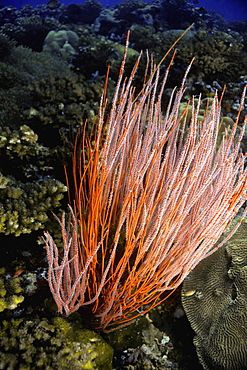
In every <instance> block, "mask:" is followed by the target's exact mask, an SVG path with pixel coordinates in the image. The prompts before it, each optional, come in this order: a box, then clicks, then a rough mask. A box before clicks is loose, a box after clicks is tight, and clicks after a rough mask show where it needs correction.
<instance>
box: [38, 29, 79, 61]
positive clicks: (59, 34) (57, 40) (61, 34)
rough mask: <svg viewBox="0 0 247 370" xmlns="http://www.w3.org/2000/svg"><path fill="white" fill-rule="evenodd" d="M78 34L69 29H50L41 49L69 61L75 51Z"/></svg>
mask: <svg viewBox="0 0 247 370" xmlns="http://www.w3.org/2000/svg"><path fill="white" fill-rule="evenodd" d="M77 46H78V36H77V34H76V33H75V32H73V31H70V30H68V31H67V30H59V31H53V30H52V31H50V32H49V33H48V35H47V36H46V38H45V40H44V45H43V51H44V52H46V53H49V54H51V55H56V56H59V57H61V58H62V59H64V60H67V61H69V60H70V58H71V56H72V55H74V54H75V53H76V49H77Z"/></svg>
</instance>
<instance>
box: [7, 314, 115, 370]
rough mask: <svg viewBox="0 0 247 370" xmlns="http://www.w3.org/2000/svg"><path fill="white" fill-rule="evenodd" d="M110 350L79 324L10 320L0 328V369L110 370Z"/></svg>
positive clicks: (43, 320)
mask: <svg viewBox="0 0 247 370" xmlns="http://www.w3.org/2000/svg"><path fill="white" fill-rule="evenodd" d="M112 356H113V350H112V348H111V347H110V346H109V345H108V344H107V343H106V342H105V341H104V340H103V339H102V338H101V337H100V336H99V335H98V334H96V333H94V332H92V331H90V330H87V329H83V328H82V327H81V325H80V323H78V322H76V323H69V322H68V321H66V320H64V319H62V318H54V319H52V320H50V321H49V320H47V319H46V318H41V319H38V318H37V319H32V320H30V319H18V320H16V319H12V320H11V321H5V320H4V321H3V322H2V324H1V327H0V368H1V369H3V368H6V369H7V368H8V369H9V370H12V369H16V366H18V368H19V369H25V370H31V369H46V370H56V369H63V370H70V369H73V370H86V369H92V370H93V369H95V370H111V369H112Z"/></svg>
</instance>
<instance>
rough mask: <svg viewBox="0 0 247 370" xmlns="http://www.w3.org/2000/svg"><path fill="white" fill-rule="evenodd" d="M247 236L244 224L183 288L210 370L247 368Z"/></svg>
mask: <svg viewBox="0 0 247 370" xmlns="http://www.w3.org/2000/svg"><path fill="white" fill-rule="evenodd" d="M234 222H235V224H236V222H237V221H234ZM233 226H234V224H233V225H232V226H231V229H232V228H233ZM246 236H247V221H246V220H244V221H243V222H242V224H241V226H240V228H239V229H238V231H237V232H236V233H235V234H234V235H233V237H232V238H231V239H230V240H229V241H228V243H227V244H226V246H224V247H222V248H220V249H219V250H218V251H217V252H216V253H214V254H213V255H211V256H209V257H208V258H206V259H205V260H203V261H202V262H200V264H199V265H198V266H197V267H196V268H195V269H194V270H193V271H192V272H191V273H190V275H189V276H188V277H187V278H186V279H185V281H184V284H183V289H182V302H183V307H184V309H185V312H186V314H187V316H188V319H189V321H190V323H191V326H192V328H193V329H194V331H195V333H196V336H195V338H194V344H195V346H196V350H197V354H198V357H199V359H200V362H201V363H202V365H203V367H204V369H207V370H216V369H225V370H231V369H233V368H234V369H236V370H241V369H244V368H245V367H246V362H247V351H246V345H245V343H246V339H247V332H246V325H245V324H246V305H247V290H246V281H247V273H246V271H247V270H246V266H247V242H246Z"/></svg>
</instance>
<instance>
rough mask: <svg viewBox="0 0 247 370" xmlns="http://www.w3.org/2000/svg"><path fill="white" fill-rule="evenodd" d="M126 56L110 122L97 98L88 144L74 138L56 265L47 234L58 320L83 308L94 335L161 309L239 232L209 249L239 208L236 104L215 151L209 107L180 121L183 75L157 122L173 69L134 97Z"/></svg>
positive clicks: (241, 181) (243, 181)
mask: <svg viewBox="0 0 247 370" xmlns="http://www.w3.org/2000/svg"><path fill="white" fill-rule="evenodd" d="M127 47H128V42H127V44H126V48H125V53H124V58H123V61H122V65H121V68H120V72H119V79H118V83H117V86H116V90H115V95H114V98H113V101H112V104H111V110H110V113H109V115H108V116H107V118H106V104H107V99H106V87H105V89H104V91H103V95H102V98H101V103H100V109H99V113H98V127H97V132H96V135H95V137H94V139H93V140H92V138H88V137H86V134H85V132H86V131H85V129H84V130H83V132H82V133H81V134H78V137H77V143H76V145H75V150H74V157H73V165H74V173H73V177H74V180H73V181H74V186H75V199H74V202H72V203H71V206H70V222H68V224H67V225H66V221H65V216H64V215H63V217H62V219H61V220H58V221H59V223H60V226H61V230H62V237H63V243H64V252H63V258H62V259H60V257H59V252H58V249H57V246H56V244H55V241H54V240H53V238H52V237H51V235H50V234H49V233H47V232H46V233H45V239H46V247H47V256H48V263H49V272H48V276H49V285H50V289H51V292H52V294H53V297H54V299H55V301H56V304H57V307H58V311H59V312H60V313H65V314H66V315H69V314H71V313H72V312H74V311H76V310H78V308H79V307H81V306H85V307H87V308H90V309H91V312H92V313H93V316H94V320H93V325H94V327H95V328H97V329H101V330H102V329H103V330H106V331H107V330H109V331H110V330H114V329H115V328H119V327H121V326H125V325H127V324H128V323H129V322H131V320H133V319H134V318H136V317H137V316H139V315H141V314H143V313H145V312H147V311H148V310H150V309H151V308H153V307H155V306H157V304H159V303H160V302H161V301H162V300H164V299H165V298H166V297H167V295H168V294H169V293H170V292H172V291H173V290H174V289H176V288H177V287H178V286H179V285H180V283H181V282H182V281H183V280H184V278H185V277H186V276H187V275H188V274H189V272H190V271H191V270H192V269H193V268H194V267H195V266H196V265H197V264H198V263H199V262H200V261H201V260H202V259H203V258H205V257H207V256H209V255H210V254H212V253H213V252H214V251H215V250H216V249H217V248H218V247H219V246H220V245H222V243H224V242H226V241H227V240H228V239H229V237H230V236H231V235H232V234H233V233H234V232H235V231H236V228H237V227H236V228H235V229H234V230H233V231H232V232H231V235H228V236H227V237H225V239H224V241H223V242H222V243H220V244H219V245H218V246H216V245H215V243H216V242H217V241H218V239H219V238H220V236H221V235H222V233H223V232H224V231H225V230H226V228H227V226H228V225H229V223H230V222H231V221H232V220H233V218H234V217H235V216H236V214H237V213H238V212H239V210H240V208H241V207H242V205H243V203H244V202H245V200H246V198H247V193H246V185H247V172H246V171H247V170H246V169H245V168H244V163H245V156H244V155H243V154H242V153H241V149H240V141H241V139H242V137H243V134H244V128H245V124H246V122H247V119H245V122H244V124H243V127H242V129H241V132H240V133H239V134H237V126H238V122H239V117H240V111H241V109H242V106H243V103H244V94H243V97H242V101H241V107H240V110H239V113H238V116H237V118H236V121H235V123H234V126H233V127H232V130H231V131H227V130H225V133H224V135H223V136H222V138H221V140H220V142H219V141H218V140H217V139H218V133H219V129H220V124H221V116H220V113H221V106H220V101H219V99H218V97H217V95H215V97H214V98H213V101H212V104H211V106H210V107H208V109H207V110H206V112H205V115H204V118H203V120H199V119H198V112H199V107H200V99H199V102H198V103H195V101H194V98H192V102H191V103H188V105H187V109H185V110H184V111H183V113H182V114H180V109H179V108H180V104H181V102H182V99H183V94H184V91H185V81H186V76H187V73H188V72H189V68H190V67H189V68H188V70H187V72H186V74H185V76H184V79H183V81H182V84H181V87H180V88H179V89H177V90H176V89H174V90H173V91H172V94H171V98H170V101H169V104H168V106H167V108H166V110H165V111H162V109H161V100H162V94H163V90H164V87H165V84H166V81H167V77H168V73H169V69H170V66H171V64H172V61H171V63H170V66H169V67H168V69H167V71H166V73H165V76H164V78H163V79H160V65H158V66H155V64H154V63H153V61H152V58H150V60H149V61H148V64H147V69H146V73H145V76H144V83H143V88H142V90H141V91H140V93H139V94H136V91H135V87H134V84H133V80H134V78H135V76H136V72H137V68H138V64H139V61H140V57H141V56H139V58H138V60H137V62H136V64H135V66H134V68H133V70H132V73H131V75H130V77H129V78H125V77H124V67H125V62H126V55H127ZM148 76H149V77H148ZM244 93H245V92H244ZM189 104H191V105H192V110H191V119H190V122H189V124H188V123H187V115H188V110H189ZM78 153H79V154H78ZM245 213H246V212H245ZM243 217H244V215H243ZM237 226H238V224H237ZM164 293H167V294H166V295H164Z"/></svg>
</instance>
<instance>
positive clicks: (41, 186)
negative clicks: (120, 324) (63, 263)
mask: <svg viewBox="0 0 247 370" xmlns="http://www.w3.org/2000/svg"><path fill="white" fill-rule="evenodd" d="M192 23H194V26H193V28H191V29H190V30H189V31H188V32H187V34H186V35H185V36H184V37H183V38H182V39H181V40H180V42H179V43H178V44H177V48H178V49H177V54H176V58H175V60H174V62H173V65H172V68H171V71H170V75H169V79H168V83H167V86H166V89H165V91H164V97H163V98H164V99H163V101H162V104H163V107H164V108H165V107H166V106H167V102H168V101H169V98H170V95H171V91H172V89H173V88H174V86H180V84H181V80H182V78H183V76H184V73H185V71H186V68H187V66H188V65H189V63H190V61H191V59H192V58H193V57H195V60H194V63H193V66H192V68H191V71H190V73H189V75H188V79H187V81H186V93H185V95H184V100H183V102H182V104H181V105H180V106H179V112H180V114H183V111H184V110H185V108H186V107H187V105H188V102H189V101H190V99H191V97H192V96H196V97H198V96H199V94H201V99H202V101H201V105H200V111H199V115H200V116H201V117H202V118H203V117H204V115H205V112H206V111H207V108H208V106H210V104H211V103H212V99H213V97H214V95H215V93H216V91H218V94H219V96H221V93H222V91H224V97H223V100H222V112H221V113H222V117H221V118H222V131H224V129H225V128H226V127H231V126H232V124H233V121H234V120H235V118H236V115H237V114H238V110H239V107H240V104H241V96H242V92H243V89H244V86H245V85H246V84H247V1H246V0H218V1H216V0H190V1H187V0H160V1H155V0H153V1H146V2H144V1H138V0H129V1H128V0H125V1H118V0H102V1H99V2H97V1H95V0H87V1H79V0H74V1H61V2H60V1H57V0H50V1H49V2H48V0H47V1H44V2H42V1H41V0H0V248H1V261H0V333H1V334H0V369H8V370H11V369H14V370H18V369H23V368H25V369H27V370H29V369H30V370H31V369H46V370H47V369H59V370H62V369H63V370H67V369H68V370H69V369H75V370H77V369H85V368H87V369H96V370H97V369H98V370H100V369H102V370H108V369H109V370H111V369H114V370H124V369H126V370H129V369H131V370H133V369H134V370H144V369H145V370H147V369H150V370H154V369H159V370H165V369H178V370H190V369H192V368H193V369H196V370H201V369H203V368H204V369H210V370H214V369H218V368H222V367H220V366H221V365H222V361H225V359H227V358H228V357H230V356H231V350H232V348H234V347H233V346H232V345H229V344H228V346H227V345H226V346H225V349H226V353H224V354H223V355H222V354H221V353H220V352H218V351H217V350H216V351H215V347H214V346H213V345H212V346H211V347H210V351H211V352H210V351H209V353H208V352H206V350H207V348H209V346H210V343H211V339H210V337H209V336H208V332H211V325H212V326H213V325H214V323H212V320H209V322H208V323H206V328H203V333H202V334H203V335H201V336H200V334H201V333H200V332H199V334H198V332H197V330H196V329H194V330H195V332H197V337H199V339H197V343H199V345H200V347H199V350H198V345H197V349H196V348H195V346H194V344H193V337H194V334H195V333H194V331H193V330H192V329H191V325H190V323H189V321H188V319H187V318H186V315H185V312H184V308H183V306H182V302H181V289H178V290H177V291H176V292H174V294H173V295H172V296H171V297H170V298H169V299H168V300H167V301H165V303H164V304H163V305H162V306H159V307H157V309H155V310H152V311H151V312H150V313H149V314H148V315H146V316H143V317H140V318H139V319H138V320H136V321H135V322H134V323H133V324H132V325H130V326H129V327H127V328H123V329H120V330H118V331H116V332H114V333H111V334H109V335H106V334H104V333H95V331H93V330H90V329H91V327H89V326H88V325H87V322H85V319H84V320H83V318H84V317H86V321H87V314H88V312H86V314H85V313H84V311H80V310H79V311H78V312H76V313H75V314H73V315H71V316H69V318H66V319H65V318H63V317H60V316H59V317H57V307H56V305H55V303H54V300H53V298H52V295H51V292H50V290H49V287H48V282H47V258H46V251H45V243H44V241H43V240H42V235H43V231H44V230H47V231H49V232H51V233H52V234H53V235H55V237H57V240H58V247H60V250H62V248H61V240H60V239H59V238H60V237H61V233H60V228H59V225H58V224H57V222H56V220H55V219H54V217H53V215H52V212H54V213H55V214H56V215H58V217H61V215H62V213H63V212H67V204H68V192H67V186H66V185H67V183H66V179H65V175H64V165H66V166H67V171H68V175H70V174H71V173H72V169H71V155H72V153H73V148H74V146H73V145H74V141H75V136H76V133H77V131H78V128H80V127H81V124H82V122H85V121H86V120H87V121H88V123H89V126H90V127H89V128H90V129H91V130H93V129H94V127H95V124H96V123H97V115H98V109H99V101H100V97H101V94H102V89H103V87H104V81H105V74H106V70H107V66H108V65H111V71H110V77H109V86H108V87H109V89H108V90H109V91H108V93H109V101H111V97H112V95H113V92H114V89H115V86H116V81H117V78H118V75H119V68H120V63H121V59H122V56H123V49H124V45H125V41H126V32H127V30H130V44H129V54H128V63H127V65H126V74H127V75H128V74H129V73H130V71H131V69H132V67H133V64H134V62H135V61H136V58H137V57H138V54H139V52H140V51H141V50H146V49H148V50H149V52H150V53H152V54H153V55H154V58H155V61H159V60H161V58H162V57H163V56H164V54H165V53H166V52H167V50H168V49H169V48H170V47H171V45H172V44H173V43H174V42H175V41H176V40H177V38H178V37H180V36H181V34H182V32H183V30H185V29H186V28H187V27H189V26H190V25H191V24H192ZM170 60H171V58H170V57H168V58H167V60H166V61H165V63H164V66H163V67H162V68H161V74H164V73H165V68H166V66H167V64H169V62H170ZM144 73H145V61H144V62H142V63H141V64H140V73H139V74H138V75H137V77H136V80H135V84H136V86H137V89H140V86H142V79H143V74H144ZM224 86H226V88H225V87H224ZM188 109H189V115H190V114H191V107H189V108H188ZM245 115H247V103H246V102H245V104H243V112H242V113H241V115H240V117H239V124H240V126H241V125H242V124H243V121H244V116H245ZM242 149H243V152H245V153H246V152H247V131H246V133H245V135H244V138H243V142H242ZM242 226H243V229H241V230H240V231H241V232H240V234H238V235H237V237H238V240H237V241H236V239H235V242H234V243H235V244H236V246H235V245H234V247H233V246H232V245H230V246H229V245H228V249H227V253H228V257H229V256H230V257H229V258H231V260H232V264H231V263H230V261H229V258H226V256H225V254H224V250H223V251H222V253H221V254H214V255H213V256H212V260H210V261H212V262H211V263H210V266H213V267H214V266H215V265H216V266H220V272H219V273H218V276H216V274H215V273H214V272H215V268H212V270H210V271H208V274H209V275H210V278H208V281H210V282H211V281H212V284H215V285H216V286H217V289H218V286H223V285H224V284H228V285H227V288H228V289H225V290H224V298H225V299H221V297H220V301H221V302H220V304H218V305H217V302H215V301H214V303H213V304H212V305H211V307H213V308H214V317H216V318H217V325H218V326H216V329H215V326H214V327H213V329H214V330H215V332H216V333H217V334H220V335H222V338H223V339H225V338H227V330H228V329H229V327H231V329H233V338H235V337H236V338H239V337H238V336H237V335H242V332H240V334H239V333H237V334H236V333H234V329H235V328H236V329H237V328H238V326H237V325H235V326H234V325H232V324H231V325H229V323H228V321H227V320H228V317H229V315H228V313H229V312H228V306H227V302H228V303H229V301H230V302H232V301H233V300H235V299H237V298H239V297H238V294H237V293H239V292H240V293H241V294H240V298H241V299H240V300H239V299H238V302H239V301H240V303H241V306H240V308H239V311H237V310H236V311H234V312H230V313H231V315H230V317H231V318H232V317H234V319H235V321H236V322H237V323H240V324H242V321H241V320H243V322H244V323H245V324H246V322H247V317H245V316H246V313H247V310H246V306H247V292H245V289H244V288H245V287H246V286H247V283H246V282H245V277H246V275H247V274H246V275H245V274H244V272H245V271H247V268H246V266H247V247H246V245H247V235H246V234H247V232H246V230H247V223H246V222H245V223H243V224H242ZM232 243H233V241H232ZM240 247H241V248H240ZM242 254H243V256H242ZM239 256H240V257H241V265H240V263H237V262H238V261H239ZM236 261H237V262H236ZM230 269H231V271H234V273H232V276H233V278H234V279H235V280H236V281H237V283H238V286H237V288H238V289H236V288H234V287H235V285H236V284H235V283H236V281H235V280H234V279H233V278H232V280H231V281H230V284H229V280H227V282H225V277H226V276H228V270H230ZM204 270H207V268H206V267H205V268H204ZM206 272H207V271H206ZM198 276H200V275H199V273H198V274H197V271H195V273H194V275H193V281H194V279H195V281H196V282H197V281H198V279H199V278H198ZM204 276H205V275H204ZM239 276H240V277H241V279H240V278H239ZM217 279H218V280H217ZM202 280H203V282H204V281H205V280H206V279H203V278H202V279H201V278H200V281H202ZM246 280H247V278H246ZM221 281H222V282H221ZM203 285H205V290H206V291H207V293H209V297H210V302H211V300H213V299H214V300H215V294H213V293H214V292H212V289H211V287H209V288H208V287H207V286H206V284H203ZM185 286H186V285H185ZM198 289H199V288H198ZM234 289H235V290H234ZM194 290H195V289H194V287H193V286H192V287H190V286H189V287H188V288H187V291H185V293H184V297H185V298H183V300H184V301H185V300H186V299H187V301H188V303H187V302H186V305H188V307H187V308H186V309H187V311H188V312H189V315H188V316H190V317H191V320H193V317H192V316H193V314H196V315H197V316H196V318H197V319H198V321H199V322H200V323H201V321H202V320H201V318H200V316H199V315H198V314H197V312H198V311H200V312H201V311H202V308H201V307H198V308H194V302H193V300H194V299H195V296H194V295H193V291H194ZM188 292H189V293H190V292H191V294H188ZM216 298H217V297H216ZM218 298H219V297H218ZM231 300H232V301H231ZM191 301H192V303H191ZM225 302H226V305H225V306H224V307H223V304H225ZM203 303H204V302H202V304H203ZM191 307H192V308H191ZM232 307H237V308H238V306H237V305H232ZM207 308H208V307H207V305H206V307H205V304H204V306H203V309H204V310H205V311H206V312H207V314H208V317H209V319H210V318H212V314H211V311H210V310H209V309H207ZM239 314H240V315H242V316H241V320H239V316H238V315H239ZM89 316H90V315H89ZM223 319H224V320H226V321H224V320H223ZM194 321H196V324H197V320H195V319H194ZM215 321H216V319H215ZM194 325H195V324H194ZM192 327H193V326H192ZM245 327H246V325H245ZM218 328H220V329H219V330H218ZM213 329H212V330H213ZM246 337H247V335H246V333H245V332H244V333H243V338H240V339H238V340H239V342H241V341H242V343H246V341H247V339H246ZM215 338H216V341H215V342H216V343H217V341H218V336H215ZM207 341H208V342H207ZM226 342H227V340H226ZM205 343H206V345H204V344H205ZM227 343H228V342H227ZM213 344H214V342H213ZM196 350H197V354H196ZM205 352H206V353H205ZM212 353H214V354H215V353H216V355H215V356H216V357H217V358H212ZM237 355H238V353H237ZM246 358H247V348H246V346H244V348H243V353H241V356H240V365H239V367H238V369H240V370H241V369H246V368H247V366H244V367H241V361H242V359H244V361H246ZM238 360H239V359H238V358H237V359H236V361H235V362H237V361H238ZM246 363H247V361H246V362H245V365H246ZM236 369H237V367H236ZM224 370H232V369H228V368H227V367H226V366H225V367H224Z"/></svg>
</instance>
